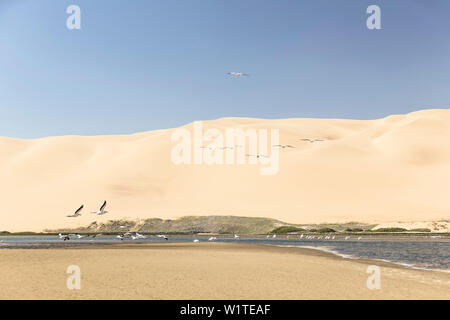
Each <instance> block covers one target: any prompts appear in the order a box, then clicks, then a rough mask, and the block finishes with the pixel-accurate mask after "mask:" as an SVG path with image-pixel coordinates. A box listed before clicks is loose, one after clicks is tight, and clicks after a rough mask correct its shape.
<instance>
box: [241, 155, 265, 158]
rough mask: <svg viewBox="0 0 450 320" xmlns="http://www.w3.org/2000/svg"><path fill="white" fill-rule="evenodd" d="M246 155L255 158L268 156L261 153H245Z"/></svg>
mask: <svg viewBox="0 0 450 320" xmlns="http://www.w3.org/2000/svg"><path fill="white" fill-rule="evenodd" d="M245 156H246V157H256V158H260V157H264V158H269V156H265V155H263V154H246V155H245Z"/></svg>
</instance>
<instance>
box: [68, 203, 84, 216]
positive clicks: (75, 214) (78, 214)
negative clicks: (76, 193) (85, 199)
mask: <svg viewBox="0 0 450 320" xmlns="http://www.w3.org/2000/svg"><path fill="white" fill-rule="evenodd" d="M83 208H84V205H82V206H81V207H79V208H78V209H77V210H76V211H75V212H74V213H73V214H71V215H69V216H67V217H69V218H76V217H79V216H81V213H80V212H81V210H83Z"/></svg>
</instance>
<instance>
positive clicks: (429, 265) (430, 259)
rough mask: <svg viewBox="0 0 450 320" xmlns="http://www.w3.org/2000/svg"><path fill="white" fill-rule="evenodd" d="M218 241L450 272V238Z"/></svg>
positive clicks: (39, 240) (106, 240) (2, 243)
mask: <svg viewBox="0 0 450 320" xmlns="http://www.w3.org/2000/svg"><path fill="white" fill-rule="evenodd" d="M208 238H209V236H169V240H168V241H166V240H164V239H162V238H158V237H155V236H149V237H148V238H147V239H140V240H131V239H126V240H123V241H121V240H119V239H117V238H116V237H115V236H101V237H98V238H95V239H92V238H82V239H76V238H74V239H71V240H69V241H63V240H62V239H60V238H59V237H58V236H51V237H40V236H37V237H36V236H33V237H20V236H13V237H0V249H13V248H17V249H19V248H23V249H38V248H56V247H72V246H86V245H88V246H89V245H108V244H114V243H148V242H192V241H193V239H199V240H200V242H207V241H208ZM215 241H217V242H233V243H248V244H265V245H273V246H286V247H299V248H313V249H318V250H323V251H327V252H331V253H334V254H336V255H340V256H342V257H345V258H350V259H374V260H383V261H389V262H394V263H398V264H402V265H404V266H408V267H413V268H423V269H433V270H441V271H447V272H450V239H449V238H448V237H447V238H444V237H442V238H430V237H426V238H425V237H414V238H412V237H411V238H392V237H391V238H382V237H366V238H364V236H363V237H362V239H360V240H357V239H356V237H351V238H350V239H348V240H345V239H344V237H336V239H335V240H331V239H330V240H317V239H312V240H309V239H304V238H303V239H299V237H298V236H296V237H295V238H294V237H290V238H287V237H286V236H283V237H278V238H268V239H267V238H265V237H245V236H241V237H240V238H239V239H234V238H233V237H230V236H218V237H217V240H215Z"/></svg>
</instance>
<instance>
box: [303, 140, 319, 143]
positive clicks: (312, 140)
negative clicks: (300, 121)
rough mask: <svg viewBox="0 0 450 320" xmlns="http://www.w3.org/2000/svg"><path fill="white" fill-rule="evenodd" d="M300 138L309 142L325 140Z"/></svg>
mask: <svg viewBox="0 0 450 320" xmlns="http://www.w3.org/2000/svg"><path fill="white" fill-rule="evenodd" d="M300 140H302V141H308V142H311V143H313V142H316V141H323V140H322V139H300Z"/></svg>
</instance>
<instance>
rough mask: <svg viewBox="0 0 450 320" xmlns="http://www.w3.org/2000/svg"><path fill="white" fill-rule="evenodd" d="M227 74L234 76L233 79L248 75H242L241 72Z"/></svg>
mask: <svg viewBox="0 0 450 320" xmlns="http://www.w3.org/2000/svg"><path fill="white" fill-rule="evenodd" d="M227 74H229V75H230V76H234V77H242V76H244V77H248V76H249V74H247V73H242V72H228V73H227Z"/></svg>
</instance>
